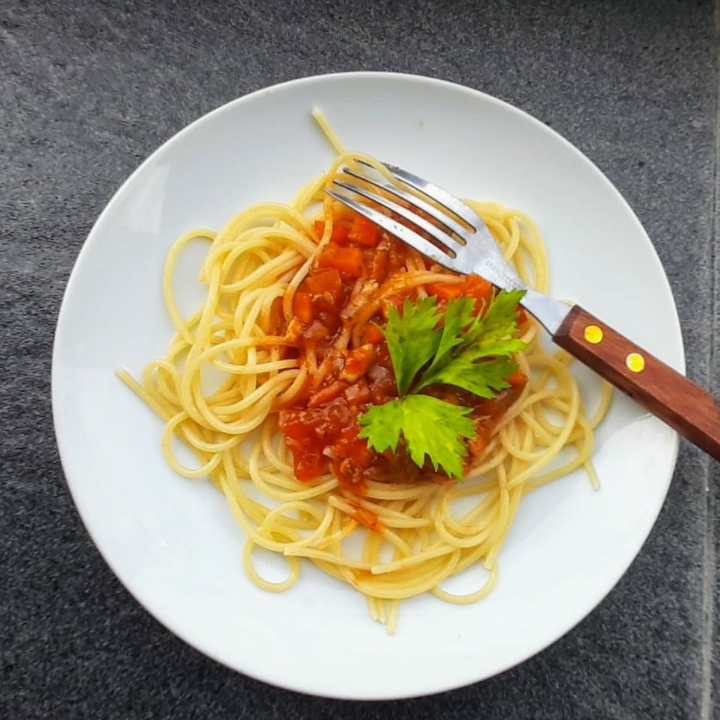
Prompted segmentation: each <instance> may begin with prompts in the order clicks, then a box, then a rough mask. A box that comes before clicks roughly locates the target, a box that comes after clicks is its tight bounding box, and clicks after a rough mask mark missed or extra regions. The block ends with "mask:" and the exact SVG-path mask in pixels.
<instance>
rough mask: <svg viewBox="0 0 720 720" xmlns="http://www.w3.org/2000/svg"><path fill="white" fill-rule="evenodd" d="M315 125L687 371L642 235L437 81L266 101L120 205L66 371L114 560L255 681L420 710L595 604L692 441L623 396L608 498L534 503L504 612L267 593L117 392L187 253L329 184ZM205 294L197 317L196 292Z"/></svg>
mask: <svg viewBox="0 0 720 720" xmlns="http://www.w3.org/2000/svg"><path fill="white" fill-rule="evenodd" d="M315 106H318V107H320V108H322V109H323V110H324V111H325V113H326V115H327V117H328V119H329V120H330V122H331V124H332V126H333V127H334V128H335V130H336V131H337V133H338V135H339V136H340V138H341V139H342V140H343V141H344V142H345V143H346V144H347V146H348V147H350V148H353V149H357V150H363V151H366V152H368V153H371V154H373V155H375V156H377V157H379V158H381V159H384V160H387V161H392V162H394V163H396V164H398V165H400V166H403V167H406V168H408V169H410V170H412V171H414V172H417V173H418V174H421V175H424V176H426V177H428V178H431V179H432V180H433V181H435V182H437V183H439V184H440V185H443V186H445V187H447V188H448V189H449V190H451V191H454V192H455V193H457V194H460V195H463V196H467V197H474V198H483V199H492V200H497V201H498V202H501V203H505V204H509V205H514V206H517V207H520V208H522V209H524V210H525V211H527V212H528V213H529V214H530V215H531V216H532V217H533V218H535V220H536V221H537V223H538V224H539V226H540V228H541V231H542V232H543V234H544V236H545V240H546V243H547V246H548V249H549V255H550V267H551V271H552V278H553V280H552V290H553V292H554V294H556V295H557V296H559V297H568V298H573V299H575V300H577V301H579V302H581V303H582V304H583V305H584V306H585V307H586V308H587V309H588V310H590V311H591V312H594V313H596V314H597V315H599V316H600V317H601V318H603V319H604V320H605V321H606V322H608V323H610V324H612V325H615V326H616V327H617V328H618V329H619V330H620V331H622V332H624V333H626V334H627V335H629V336H630V337H631V338H633V339H634V340H636V341H637V342H639V343H640V344H641V345H643V346H645V347H646V348H647V349H648V350H650V351H651V352H654V353H655V354H657V355H658V356H659V357H660V358H662V359H663V360H665V361H666V362H669V363H670V364H671V365H673V366H674V367H675V368H677V369H678V370H681V371H682V370H683V369H684V360H683V347H682V340H681V335H680V328H679V323H678V318H677V313H676V310H675V306H674V303H673V299H672V296H671V292H670V289H669V286H668V283H667V279H666V277H665V274H664V272H663V269H662V266H661V265H660V262H659V260H658V258H657V255H656V254H655V252H654V250H653V247H652V245H651V243H650V241H649V239H648V237H647V235H646V234H645V232H644V231H643V229H642V227H641V225H640V223H639V222H638V220H637V218H636V217H635V215H634V214H633V212H632V211H631V209H630V208H629V207H628V205H627V204H626V203H625V201H624V200H623V198H622V197H621V196H620V194H619V193H618V192H617V190H615V188H614V187H613V186H612V185H611V184H610V182H609V181H608V180H607V179H606V178H605V177H604V176H603V175H602V174H601V173H600V172H599V171H598V170H597V168H595V166H593V165H592V164H591V163H590V162H589V161H588V160H587V159H586V158H585V157H584V156H583V155H581V154H580V153H579V152H578V151H577V150H576V149H574V148H573V147H572V146H571V145H570V144H569V143H567V142H566V141H565V140H563V139H562V138H561V137H560V136H558V135H557V134H556V133H555V132H553V131H552V130H549V129H548V128H547V127H545V126H544V125H543V124H542V123H540V122H538V121H536V120H534V119H532V118H531V117H529V116H528V115H526V114H525V113H523V112H521V111H519V110H517V109H515V108H513V107H511V106H509V105H507V104H505V103H503V102H500V101H498V100H495V99H493V98H491V97H488V96H487V95H483V94H482V93H479V92H476V91H474V90H469V89H467V88H463V87H460V86H457V85H452V84H448V83H445V82H440V81H437V80H430V79H427V78H421V77H414V76H406V75H392V74H383V73H357V74H345V75H330V76H322V77H315V78H308V79H305V80H298V81H295V82H291V83H287V84H284V85H279V86H276V87H271V88H268V89H266V90H261V91H259V92H256V93H254V94H252V95H249V96H247V97H244V98H241V99H239V100H236V101H235V102H232V103H230V104H229V105H226V106H224V107H222V108H220V109H219V110H216V111H215V112H212V113H210V114H209V115H207V116H205V117H204V118H202V119H200V120H198V121H197V122H195V123H193V124H192V125H191V126H190V127H188V128H186V129H185V130H183V131H182V132H181V133H179V134H178V135H177V136H176V137H174V138H173V139H172V140H170V141H169V142H167V143H166V144H165V145H163V146H162V147H161V148H160V149H159V150H158V151H157V152H155V153H154V154H153V155H152V156H151V157H150V158H149V159H148V160H147V161H146V162H145V163H143V165H142V166H141V167H140V168H139V169H138V170H137V171H136V172H135V173H134V174H133V175H132V176H131V177H130V179H129V180H128V181H127V182H126V183H125V184H124V185H123V186H122V187H121V188H120V190H119V191H118V193H117V194H116V195H115V197H114V198H113V199H112V200H111V202H110V203H109V204H108V206H107V208H106V209H105V211H104V212H103V213H102V215H101V216H100V218H99V220H98V221H97V223H96V225H95V227H94V228H93V230H92V232H91V233H90V236H89V237H88V239H87V242H86V243H85V246H84V247H83V250H82V252H81V253H80V257H79V258H78V261H77V264H76V266H75V269H74V271H73V273H72V277H71V279H70V282H69V284H68V288H67V292H66V295H65V300H64V302H63V307H62V311H61V313H60V319H59V321H58V328H57V336H56V342H55V351H54V357H53V409H54V415H55V426H56V430H57V438H58V444H59V447H60V453H61V456H62V461H63V465H64V468H65V473H66V476H67V480H68V484H69V485H70V489H71V492H72V495H73V498H74V500H75V503H76V504H77V507H78V509H79V511H80V514H81V515H82V518H83V520H84V521H85V524H86V526H87V528H88V531H89V532H90V534H91V536H92V538H93V540H94V541H95V543H96V544H97V546H98V548H99V549H100V551H101V552H102V554H103V556H104V557H105V559H106V560H107V562H108V563H109V565H110V566H111V567H112V569H113V570H114V571H115V573H116V574H117V576H118V577H119V578H120V580H121V581H122V582H123V583H124V584H125V585H126V587H127V588H128V589H129V590H130V592H132V593H133V595H134V596H135V597H136V598H137V599H138V600H139V601H140V602H141V603H142V604H143V605H144V606H145V607H146V608H147V609H148V610H149V611H150V612H151V613H152V614H153V615H154V616H155V617H156V618H157V619H158V620H160V622H162V623H164V624H165V625H166V626H167V627H168V628H169V629H170V630H172V631H173V632H174V633H176V634H177V635H179V636H180V637H181V638H183V639H184V640H185V641H186V642H188V643H190V644H191V645H193V646H194V647H196V648H197V649H199V650H201V651H202V652H204V653H206V654H207V655H209V656H210V657H212V658H215V659H216V660H218V661H220V662H222V663H225V664H226V665H228V666H230V667H232V668H235V669H237V670H239V671H241V672H243V673H247V674H248V675H251V676H253V677H256V678H259V679H262V680H265V681H267V682H270V683H274V684H276V685H280V686H283V687H287V688H291V689H294V690H299V691H302V692H307V693H314V694H320V695H327V696H333V697H341V698H364V699H372V698H374V699H380V698H398V697H407V696H413V695H425V694H430V693H434V692H438V691H441V690H446V689H449V688H454V687H458V686H461V685H465V684H468V683H472V682H475V681H478V680H482V679H484V678H487V677H489V676H491V675H493V674H495V673H498V672H501V671H503V670H505V669H507V668H510V667H512V666H513V665H516V664H517V663H519V662H521V661H522V660H524V659H526V658H528V657H530V656H531V655H533V654H534V653H537V652H538V651H539V650H541V649H543V648H545V647H546V646H547V645H549V644H550V643H552V642H553V641H554V640H556V639H557V638H559V637H560V636H561V635H562V634H563V633H565V632H567V631H568V630H569V629H570V628H572V627H573V626H574V625H575V624H576V623H578V622H579V621H580V620H581V619H582V618H583V617H584V616H585V615H586V614H587V613H588V612H590V611H591V610H592V608H593V607H595V605H596V604H597V603H598V602H599V601H600V600H601V599H602V598H603V597H604V596H605V594H606V593H607V592H608V591H609V590H610V589H611V588H612V586H613V585H614V584H615V583H616V582H617V580H618V579H619V578H620V577H621V575H622V574H623V573H624V572H625V570H626V569H627V567H628V565H629V564H630V562H631V561H632V560H633V558H634V557H635V556H636V554H637V553H638V551H639V549H640V547H641V545H642V543H643V542H644V540H645V538H646V537H647V535H648V532H649V531H650V528H651V527H652V525H653V523H654V521H655V519H656V517H657V515H658V512H659V511H660V507H661V505H662V503H663V500H664V498H665V494H666V492H667V489H668V485H669V482H670V479H671V475H672V471H673V467H674V463H675V458H676V453H677V445H678V443H677V437H676V435H675V433H673V432H672V431H670V430H669V429H667V428H666V427H665V426H664V425H663V424H661V423H660V422H659V421H657V420H655V419H654V418H651V417H648V416H647V415H646V414H645V413H644V412H642V411H641V410H640V409H639V408H638V407H637V406H635V405H634V404H633V403H632V402H630V401H629V400H627V399H625V398H624V397H622V398H620V397H618V398H617V399H616V401H615V403H614V405H613V408H612V411H611V413H610V415H609V416H608V418H607V420H606V421H605V423H604V424H603V426H602V427H601V429H600V430H599V432H598V433H597V451H596V453H595V463H596V466H597V469H598V472H599V474H600V477H601V481H602V489H601V490H600V491H599V492H594V491H593V490H592V489H591V488H590V485H589V483H588V481H587V480H586V479H585V478H584V477H583V476H582V474H580V473H576V474H574V475H572V476H570V477H567V478H565V479H563V480H561V481H559V482H556V483H554V484H552V485H551V486H549V487H546V488H544V489H542V490H540V491H538V492H536V493H534V494H533V495H531V496H529V497H528V498H527V499H526V500H524V501H523V504H522V506H521V510H520V513H519V516H518V518H517V521H516V523H515V525H514V526H513V528H512V531H511V533H510V535H509V537H508V539H507V542H506V545H505V547H504V549H503V551H502V553H501V555H500V575H499V582H498V585H497V588H496V589H495V590H494V591H493V592H492V594H491V595H490V596H489V597H488V598H487V599H486V600H484V601H482V602H480V603H478V604H475V605H470V606H454V605H447V604H444V603H442V602H441V601H439V600H437V599H435V598H434V597H432V596H427V597H421V598H417V599H415V600H412V601H410V602H406V603H405V604H404V605H403V606H402V608H401V613H400V621H399V628H398V632H397V635H396V636H394V637H389V636H388V635H386V633H385V629H384V627H382V626H380V625H377V624H374V623H373V622H372V621H371V620H370V619H369V617H368V615H367V611H366V606H365V601H364V599H363V598H362V597H361V596H360V595H359V594H357V593H356V592H355V591H353V590H352V589H350V588H348V587H345V586H343V585H341V584H340V583H338V582H336V581H334V580H332V579H330V578H327V577H325V576H324V575H322V574H321V573H320V572H318V571H316V570H315V569H314V568H313V567H310V566H308V567H306V568H305V571H304V572H303V574H302V576H301V579H300V581H299V583H298V584H297V585H296V586H295V587H294V588H293V589H292V590H290V591H288V592H286V593H283V594H268V593H264V592H263V591H261V590H258V589H257V588H256V587H255V586H254V585H252V583H250V582H249V581H248V580H247V578H246V577H245V576H244V575H243V571H242V568H241V564H240V550H241V545H242V541H243V537H242V533H241V531H240V529H239V528H238V527H237V526H236V524H235V522H234V521H233V519H232V517H231V515H230V510H229V509H228V508H227V507H226V505H225V501H224V499H223V498H222V497H221V495H220V494H219V493H218V492H217V491H216V490H215V489H214V488H213V487H211V486H210V484H209V483H207V482H205V481H202V480H199V481H188V480H185V479H181V478H179V477H176V476H175V475H174V474H173V473H172V472H171V471H170V470H169V469H168V468H167V467H166V466H165V463H164V461H163V458H162V455H161V452H160V448H159V441H160V432H161V423H160V422H159V421H158V420H157V419H156V418H155V417H154V416H153V415H152V414H151V413H150V411H149V410H147V409H146V408H145V407H143V405H142V404H141V403H140V402H139V401H138V400H137V399H136V398H135V397H134V396H133V395H132V394H131V393H130V392H129V391H128V390H127V388H125V387H124V386H123V385H122V384H121V383H120V381H119V380H117V379H116V377H115V375H114V371H115V368H116V367H117V366H118V365H123V366H126V367H128V368H129V369H130V370H131V371H132V372H134V373H139V372H140V371H141V369H142V367H143V366H144V364H145V363H146V362H147V361H148V360H149V359H151V358H153V357H156V356H157V355H159V354H160V353H162V351H163V349H164V347H165V345H166V343H167V341H168V339H169V336H170V333H171V325H170V323H169V321H168V319H167V318H166V317H165V314H164V309H163V305H162V302H161V289H160V279H161V270H162V266H163V262H164V259H165V254H166V252H167V250H168V248H169V247H170V245H171V243H172V242H173V240H174V239H175V238H176V236H178V235H179V234H180V233H181V232H183V231H185V230H187V229H189V228H192V227H196V226H208V227H213V228H218V227H219V226H220V225H221V224H222V223H223V222H224V221H225V220H226V219H227V218H228V217H229V216H230V215H231V214H233V213H235V212H236V211H237V210H239V209H241V208H243V207H245V206H247V205H249V204H250V203H253V202H257V201H260V200H289V199H290V198H291V196H292V195H293V193H294V192H295V190H296V189H298V188H299V187H300V185H301V184H302V183H304V182H305V181H306V180H308V179H309V178H310V177H313V176H315V175H316V174H318V173H319V172H321V171H322V170H324V169H325V168H326V167H327V166H328V164H329V163H330V161H331V159H332V157H333V153H332V151H331V150H330V148H329V147H328V145H327V143H326V141H325V139H324V138H323V136H322V135H321V134H320V132H319V131H318V129H317V128H316V127H315V125H314V124H313V121H312V119H311V116H310V112H311V110H312V109H313V107H315ZM187 277H188V278H191V277H192V274H190V273H189V274H188V275H187ZM186 293H187V298H188V299H191V298H197V297H199V295H198V288H197V286H196V283H195V281H194V280H192V281H191V280H188V282H187V287H186ZM586 379H587V382H586V384H587V385H588V386H589V385H592V378H590V377H589V376H588V377H587V378H586ZM88 580H90V578H88ZM637 602H638V603H641V602H643V599H642V598H638V599H637Z"/></svg>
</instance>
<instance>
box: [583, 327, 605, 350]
mask: <svg viewBox="0 0 720 720" xmlns="http://www.w3.org/2000/svg"><path fill="white" fill-rule="evenodd" d="M585 339H586V340H587V341H588V342H589V343H592V344H593V345H597V344H598V343H599V342H601V341H602V339H603V331H602V328H599V327H598V326H597V325H588V326H587V327H586V328H585Z"/></svg>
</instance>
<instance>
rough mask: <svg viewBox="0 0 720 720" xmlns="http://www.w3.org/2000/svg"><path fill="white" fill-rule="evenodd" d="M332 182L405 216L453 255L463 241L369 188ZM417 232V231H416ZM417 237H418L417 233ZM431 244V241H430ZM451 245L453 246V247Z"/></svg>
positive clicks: (339, 181) (340, 181)
mask: <svg viewBox="0 0 720 720" xmlns="http://www.w3.org/2000/svg"><path fill="white" fill-rule="evenodd" d="M333 182H334V184H335V185H337V186H338V187H341V188H343V190H348V191H350V192H353V193H355V194H356V195H360V196H361V197H364V198H367V199H368V200H370V201H371V202H374V203H376V204H377V205H380V206H382V207H384V208H386V209H387V210H390V212H394V213H396V214H397V215H399V216H400V217H403V218H405V219H406V220H407V221H408V222H411V223H412V224H413V225H416V226H417V227H419V228H420V229H421V230H424V231H425V232H426V233H428V234H430V235H431V236H432V237H433V238H434V239H435V240H437V241H438V242H439V243H441V244H442V245H444V246H445V247H446V248H447V249H448V250H449V251H450V252H451V253H452V254H453V256H454V255H455V253H456V252H457V250H459V249H460V248H461V247H462V246H463V243H461V242H460V241H459V240H458V239H457V238H455V237H454V236H453V235H449V234H448V233H446V232H443V231H442V229H441V228H439V227H438V226H437V225H433V223H431V222H430V221H428V220H426V219H425V218H422V217H420V216H419V215H416V214H415V213H414V212H412V210H408V209H407V208H404V207H403V206H402V205H398V204H397V203H395V202H393V201H392V200H388V199H387V198H385V197H383V196H382V195H376V194H375V193H372V192H370V191H369V190H366V189H365V188H363V187H360V186H359V185H353V184H352V183H346V182H343V181H342V180H333ZM380 214H381V215H382V213H380ZM385 217H387V216H385ZM416 234H417V233H416ZM418 237H420V236H419V235H418ZM430 244H432V243H430ZM453 245H454V246H455V248H457V250H456V249H455V248H453Z"/></svg>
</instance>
